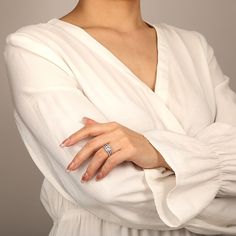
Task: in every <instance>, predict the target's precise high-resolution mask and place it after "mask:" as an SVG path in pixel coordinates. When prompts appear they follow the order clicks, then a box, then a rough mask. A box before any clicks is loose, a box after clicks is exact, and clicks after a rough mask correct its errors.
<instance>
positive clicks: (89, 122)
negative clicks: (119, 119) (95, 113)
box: [83, 117, 99, 124]
mask: <svg viewBox="0 0 236 236" xmlns="http://www.w3.org/2000/svg"><path fill="white" fill-rule="evenodd" d="M83 121H84V123H85V124H94V123H99V122H97V121H95V120H93V119H90V118H88V117H84V118H83Z"/></svg>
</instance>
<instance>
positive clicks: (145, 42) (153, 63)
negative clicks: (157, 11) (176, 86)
mask: <svg viewBox="0 0 236 236" xmlns="http://www.w3.org/2000/svg"><path fill="white" fill-rule="evenodd" d="M86 32H87V33H88V34H89V35H90V36H91V37H93V39H94V41H96V43H98V44H99V45H102V47H103V49H104V50H106V51H107V52H108V53H109V54H110V55H111V56H112V57H114V58H116V60H117V61H119V62H120V63H121V64H123V65H124V66H125V67H126V69H127V70H129V72H130V73H132V74H133V75H134V76H135V77H136V78H137V79H139V80H140V81H142V82H143V83H144V84H146V85H147V86H148V87H149V88H150V89H151V90H152V91H154V89H155V83H156V73H157V64H158V49H157V38H156V37H157V36H156V31H155V29H154V28H150V29H148V30H145V31H140V32H135V33H118V32H107V31H100V30H89V29H86Z"/></svg>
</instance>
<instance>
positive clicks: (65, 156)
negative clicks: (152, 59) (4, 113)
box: [4, 18, 236, 236]
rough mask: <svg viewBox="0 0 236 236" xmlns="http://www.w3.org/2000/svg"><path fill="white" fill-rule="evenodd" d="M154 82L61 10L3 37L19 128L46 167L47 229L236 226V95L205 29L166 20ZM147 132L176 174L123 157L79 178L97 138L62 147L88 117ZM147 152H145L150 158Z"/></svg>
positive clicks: (225, 229)
mask: <svg viewBox="0 0 236 236" xmlns="http://www.w3.org/2000/svg"><path fill="white" fill-rule="evenodd" d="M149 24H150V25H151V26H153V27H154V29H155V30H156V33H157V37H158V42H157V48H158V67H157V74H156V84H155V90H154V91H153V90H151V89H150V88H149V87H148V86H147V85H146V84H145V83H144V82H143V81H141V80H140V79H139V78H137V76H136V75H135V74H134V73H133V72H132V71H131V70H130V69H129V68H128V67H127V66H126V65H125V64H124V63H123V62H122V61H121V60H120V59H118V58H117V57H116V56H115V55H114V54H113V53H112V52H111V51H109V50H108V49H107V48H106V47H105V46H104V45H102V44H101V43H100V42H98V41H97V40H96V39H95V38H94V37H92V36H91V35H90V34H89V33H88V32H86V31H85V30H84V29H82V28H80V27H79V26H76V25H73V24H70V23H68V22H64V21H62V20H60V19H57V18H53V19H51V20H49V21H48V22H46V23H38V24H33V25H27V26H23V27H21V28H19V29H18V30H16V31H15V32H13V33H11V34H9V35H8V36H7V38H6V45H5V50H4V59H5V64H6V68H7V76H8V80H9V84H10V89H11V94H12V98H13V105H14V109H13V115H14V119H15V122H16V126H17V128H18V131H19V133H20V135H21V138H22V140H23V142H24V145H25V147H26V148H27V150H28V152H29V154H30V157H31V158H32V160H33V161H34V163H35V164H36V165H37V167H38V168H39V170H40V171H41V173H42V174H43V175H44V177H45V178H44V182H43V184H42V188H41V194H40V199H41V201H42V203H43V205H44V207H45V209H46V210H47V212H48V213H49V215H50V216H51V218H52V220H53V222H54V224H53V227H52V229H51V231H50V233H49V235H50V236H64V235H68V236H77V235H81V236H89V235H93V236H105V235H112V236H118V235H119V236H120V235H122V236H131V235H132V236H133V235H135V236H136V235H137V236H141V235H142V236H152V235H158V236H159V235H165V236H170V235H178V236H180V235H184V236H188V235H197V234H201V235H220V234H223V235H235V234H236V214H235V212H236V145H235V144H236V93H235V92H234V91H233V90H232V88H231V87H230V78H229V77H228V76H226V75H225V74H224V73H223V72H222V70H221V68H220V66H219V64H218V62H217V59H216V57H215V55H214V50H213V48H212V47H211V46H210V44H209V43H208V42H207V40H206V38H205V37H204V36H203V35H202V34H201V33H199V32H197V31H190V30H185V29H181V28H178V27H175V26H173V25H168V24H166V23H159V24H151V23H149ZM84 116H88V117H90V118H92V119H94V120H96V121H98V122H109V121H116V122H119V123H120V124H122V125H125V126H127V127H129V128H130V129H133V130H135V131H136V132H140V133H142V134H143V135H144V136H145V137H146V138H147V139H148V140H149V141H150V143H151V144H152V145H153V146H154V147H155V148H156V149H157V150H158V151H159V152H160V153H161V154H162V156H163V157H164V159H165V160H166V161H167V163H168V164H169V165H170V166H171V168H172V170H173V171H170V170H167V169H165V168H163V167H160V168H153V169H142V168H140V169H138V168H135V166H134V165H133V164H132V163H131V162H125V163H122V164H120V165H119V166H117V167H116V168H115V169H113V170H112V171H111V172H110V173H109V175H108V176H106V177H105V178H104V179H102V180H101V181H98V182H96V181H95V180H94V179H92V180H90V181H89V182H88V183H81V182H80V179H81V176H82V174H83V173H84V171H85V170H86V168H87V165H88V163H89V160H87V161H85V163H83V164H82V165H81V166H80V167H79V168H78V169H77V170H76V171H74V172H69V173H68V172H66V171H65V169H66V167H67V165H68V164H69V162H70V161H71V160H72V159H73V157H74V156H75V154H76V153H77V152H78V151H79V150H80V149H81V148H82V147H83V146H84V144H85V143H86V142H87V141H88V140H89V138H87V139H84V140H81V141H80V142H78V143H77V144H75V145H73V146H71V147H69V148H64V149H63V148H61V147H59V144H60V143H61V142H62V141H63V140H64V139H65V138H66V137H68V136H69V135H70V134H72V133H74V132H75V131H77V130H79V129H80V128H82V127H83V123H82V118H83V117H84ZM147 158H148V157H147Z"/></svg>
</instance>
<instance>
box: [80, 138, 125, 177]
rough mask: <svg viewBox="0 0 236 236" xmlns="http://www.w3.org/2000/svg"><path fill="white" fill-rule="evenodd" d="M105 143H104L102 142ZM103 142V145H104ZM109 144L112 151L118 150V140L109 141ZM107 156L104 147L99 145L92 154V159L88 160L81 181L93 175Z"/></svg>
mask: <svg viewBox="0 0 236 236" xmlns="http://www.w3.org/2000/svg"><path fill="white" fill-rule="evenodd" d="M104 144H105V143H104ZM104 144H103V145H104ZM109 144H110V145H111V147H112V151H113V152H117V151H119V150H120V149H121V148H120V144H119V142H117V141H116V142H114V141H113V142H109ZM107 158H108V154H107V152H106V151H105V150H104V147H101V148H100V149H99V150H98V151H97V152H96V153H95V155H94V156H93V158H92V160H91V161H90V162H89V165H88V167H87V170H86V171H85V173H84V178H82V180H83V181H89V180H90V179H92V178H93V177H94V175H95V174H96V172H97V171H98V169H99V168H100V167H101V166H102V165H103V164H104V163H105V161H106V160H107Z"/></svg>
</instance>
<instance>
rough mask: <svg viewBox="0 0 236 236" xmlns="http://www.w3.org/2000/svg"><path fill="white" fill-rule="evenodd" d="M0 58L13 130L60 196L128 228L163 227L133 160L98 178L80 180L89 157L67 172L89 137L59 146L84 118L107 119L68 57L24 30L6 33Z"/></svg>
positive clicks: (150, 193)
mask: <svg viewBox="0 0 236 236" xmlns="http://www.w3.org/2000/svg"><path fill="white" fill-rule="evenodd" d="M4 58H5V64H6V69H7V76H8V79H9V84H10V89H11V94H12V98H13V105H14V118H15V122H16V125H17V128H18V130H19V133H20V135H21V138H22V140H23V142H24V144H25V146H26V148H27V150H28V152H29V154H30V157H31V158H32V159H33V161H34V162H35V164H36V165H37V167H38V168H39V169H40V171H41V172H42V174H43V175H44V176H45V178H47V179H48V180H49V181H50V182H51V183H52V184H53V185H54V187H56V189H57V190H59V192H60V193H62V194H63V196H64V197H65V198H67V199H68V200H70V201H72V202H74V203H75V204H76V203H78V204H79V205H80V206H82V207H84V208H86V209H87V210H88V211H90V212H92V213H93V214H95V215H97V216H98V217H100V218H102V219H105V220H107V221H112V222H115V223H119V224H121V225H126V226H129V227H133V228H141V229H142V228H149V229H161V228H163V229H167V228H168V227H167V226H165V225H164V226H163V222H162V221H161V220H160V218H159V216H158V213H157V212H156V209H155V205H154V201H153V195H152V192H151V190H150V189H149V187H148V185H147V184H146V182H145V179H144V172H143V171H141V170H138V169H137V168H136V167H135V166H134V165H132V163H128V162H126V163H122V164H121V165H119V166H118V167H116V168H115V169H114V170H113V171H112V172H111V173H110V174H109V176H107V177H106V178H104V179H102V180H101V181H98V182H97V181H95V178H93V179H92V180H90V181H89V182H87V183H81V182H80V180H81V177H82V174H83V173H84V172H85V170H86V168H87V166H88V162H89V160H87V161H85V162H84V163H83V164H82V165H81V166H80V167H79V168H78V169H77V170H76V171H72V172H66V167H67V165H68V164H69V163H70V162H71V160H72V159H73V158H74V156H75V155H76V153H77V152H79V150H80V149H81V148H82V147H83V146H84V145H85V143H86V142H87V141H88V140H89V139H90V138H86V139H83V140H81V141H80V142H78V143H76V144H75V145H72V146H71V147H67V148H61V147H60V146H59V144H60V143H61V142H62V141H63V140H64V139H65V138H66V137H68V136H69V135H70V134H72V133H74V132H76V131H78V130H79V129H81V128H82V127H83V126H84V124H83V122H82V118H83V117H84V116H88V117H91V118H92V119H94V120H96V121H98V122H109V120H108V119H107V118H106V116H105V115H104V114H103V113H102V112H101V111H100V110H99V109H97V107H96V106H95V105H94V104H93V103H92V102H91V101H90V100H89V99H88V98H87V97H86V96H85V94H84V92H83V89H82V88H81V86H80V84H79V83H78V80H77V79H76V78H75V77H74V74H73V73H72V71H71V69H70V66H69V65H68V64H67V63H66V62H67V61H64V59H63V57H62V56H61V55H60V54H59V53H58V52H57V51H56V50H54V49H52V48H51V46H48V45H47V44H45V43H42V42H41V41H40V40H38V39H36V38H34V37H32V35H28V33H25V32H23V33H22V32H16V33H12V34H10V35H8V37H7V38H6V46H5V51H4ZM144 209H145V211H144ZM162 226H163V227H162Z"/></svg>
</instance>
